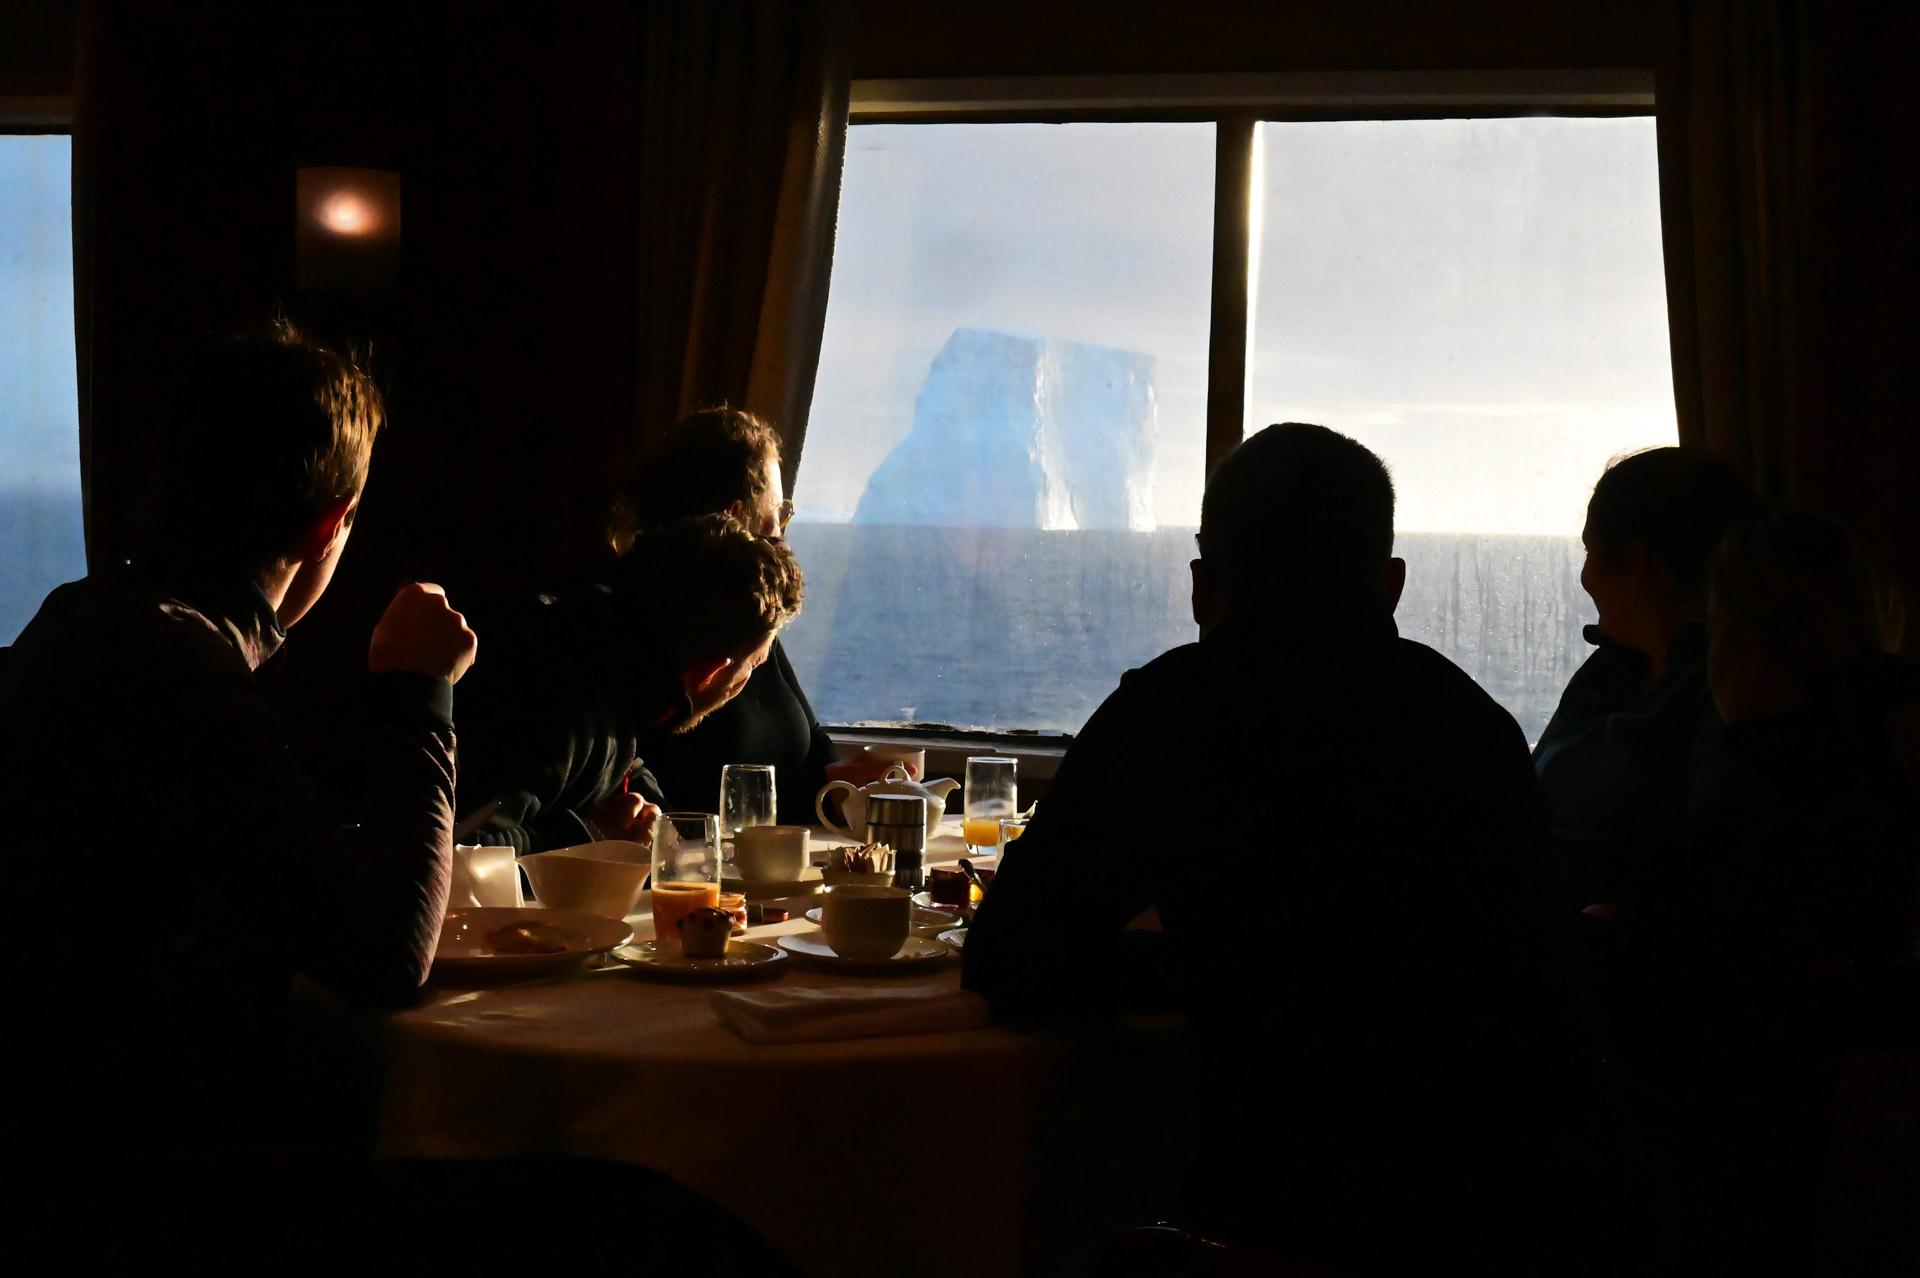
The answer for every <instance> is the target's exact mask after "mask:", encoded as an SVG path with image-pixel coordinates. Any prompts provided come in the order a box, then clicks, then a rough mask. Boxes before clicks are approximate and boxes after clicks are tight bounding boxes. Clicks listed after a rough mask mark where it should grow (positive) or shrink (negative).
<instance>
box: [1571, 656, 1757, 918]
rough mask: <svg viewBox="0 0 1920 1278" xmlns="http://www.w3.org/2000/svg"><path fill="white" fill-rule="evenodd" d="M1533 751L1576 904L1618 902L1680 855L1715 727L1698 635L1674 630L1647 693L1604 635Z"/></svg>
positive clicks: (1639, 667)
mask: <svg viewBox="0 0 1920 1278" xmlns="http://www.w3.org/2000/svg"><path fill="white" fill-rule="evenodd" d="M1586 637H1587V640H1588V642H1590V643H1593V644H1596V645H1598V647H1597V649H1596V651H1595V652H1594V653H1593V655H1592V656H1590V657H1588V658H1587V660H1586V662H1585V663H1584V664H1582V665H1581V667H1580V669H1578V670H1576V671H1575V672H1574V675H1573V678H1572V679H1570V680H1568V681H1567V688H1566V691H1565V692H1563V693H1562V694H1561V696H1560V705H1559V706H1558V707H1557V708H1556V709H1555V710H1554V712H1553V718H1552V719H1550V720H1549V721H1548V722H1547V727H1546V731H1544V732H1542V733H1541V734H1540V740H1539V742H1538V743H1537V744H1536V745H1535V746H1534V749H1533V767H1534V771H1535V772H1536V773H1537V774H1538V775H1539V778H1540V793H1541V797H1542V798H1543V799H1544V800H1545V802H1546V807H1547V819H1548V828H1549V831H1550V834H1551V839H1552V847H1553V856H1554V861H1555V864H1556V865H1557V867H1558V869H1559V871H1560V876H1561V880H1562V883H1563V884H1564V887H1565V894H1566V896H1565V899H1566V900H1567V901H1568V903H1569V904H1571V905H1573V906H1575V907H1576V908H1583V907H1585V906H1588V905H1592V904H1594V903H1596V902H1600V901H1607V902H1613V903H1616V904H1617V903H1619V902H1620V901H1621V900H1623V899H1626V898H1629V897H1631V896H1633V895H1634V894H1635V893H1636V892H1637V891H1638V890H1639V888H1640V887H1641V886H1642V884H1643V882H1644V881H1645V880H1646V878H1647V877H1648V876H1649V875H1654V876H1657V875H1658V874H1659V873H1661V869H1662V866H1663V865H1665V864H1667V863H1670V862H1671V861H1672V859H1673V858H1674V857H1675V856H1676V855H1677V847H1678V840H1679V839H1680V837H1681V833H1682V830H1683V828H1684V826H1685V822H1686V815H1687V802H1688V798H1687V796H1688V793H1689V791H1690V789H1691V786H1692V775H1693V767H1694V757H1695V755H1696V754H1697V753H1698V752H1699V751H1700V750H1701V749H1702V748H1704V746H1705V743H1706V739H1707V737H1708V736H1709V735H1710V734H1711V733H1712V731H1713V729H1714V728H1715V726H1717V724H1718V722H1719V721H1718V718H1717V716H1716V715H1715V714H1714V710H1713V697H1712V694H1711V693H1710V692H1709V691H1708V688H1707V631H1706V627H1705V626H1702V625H1699V624H1697V623H1690V624H1687V625H1684V626H1682V627H1681V628H1680V630H1679V631H1678V633H1676V634H1675V635H1674V637H1673V641H1672V644H1671V645H1670V646H1669V648H1668V650H1667V663H1666V667H1665V669H1664V670H1663V671H1662V673H1661V675H1660V678H1659V679H1658V680H1656V681H1655V682H1654V683H1653V684H1652V686H1650V687H1649V686H1644V685H1645V680H1646V672H1647V663H1646V659H1645V658H1644V657H1642V656H1641V655H1640V654H1639V653H1637V652H1635V651H1633V650H1632V649H1630V648H1623V647H1621V646H1620V645H1619V644H1616V643H1614V642H1612V641H1611V640H1609V639H1608V638H1607V637H1606V636H1605V635H1603V634H1601V633H1600V630H1599V628H1598V627H1596V626H1588V627H1587V630H1586Z"/></svg>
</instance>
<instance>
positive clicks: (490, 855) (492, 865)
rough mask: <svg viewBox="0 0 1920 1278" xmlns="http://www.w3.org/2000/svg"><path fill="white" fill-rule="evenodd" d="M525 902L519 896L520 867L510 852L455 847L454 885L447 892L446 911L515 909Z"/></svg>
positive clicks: (462, 846) (456, 845) (466, 846)
mask: <svg viewBox="0 0 1920 1278" xmlns="http://www.w3.org/2000/svg"><path fill="white" fill-rule="evenodd" d="M525 904H526V902H525V901H524V900H523V899H522V898H521V893H520V867H519V865H518V864H517V863H516V862H515V861H514V859H513V849H512V848H507V847H498V848H484V847H473V846H469V845H466V844H455V845H454V848H453V882H452V884H451V885H450V887H449V888H448V890H447V908H448V909H450V910H470V909H475V908H482V907H487V906H497V907H502V908H506V909H518V908H520V907H521V906H523V905H525Z"/></svg>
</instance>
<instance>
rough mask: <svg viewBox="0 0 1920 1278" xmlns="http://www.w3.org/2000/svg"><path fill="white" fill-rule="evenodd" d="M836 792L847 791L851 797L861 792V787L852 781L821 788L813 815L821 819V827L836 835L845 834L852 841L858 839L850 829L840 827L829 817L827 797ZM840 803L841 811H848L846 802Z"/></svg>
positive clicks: (839, 782)
mask: <svg viewBox="0 0 1920 1278" xmlns="http://www.w3.org/2000/svg"><path fill="white" fill-rule="evenodd" d="M835 790H845V791H846V792H847V793H848V794H849V795H854V794H858V793H859V792H860V787H858V786H856V785H854V784H853V782H851V781H829V782H827V783H826V784H825V785H823V786H821V787H820V793H818V794H816V795H814V796H813V814H814V815H815V816H817V817H819V818H820V824H821V825H823V826H825V827H826V828H827V829H829V830H832V831H833V832H834V833H835V834H844V835H846V836H847V837H848V838H850V839H857V838H859V837H860V836H859V835H857V834H855V833H854V832H853V831H852V830H851V829H849V828H848V827H846V826H844V825H840V824H839V823H837V822H836V821H834V819H833V818H832V817H830V816H828V815H827V796H828V795H829V794H832V793H833V792H834V791H835ZM840 803H841V811H842V812H844V811H846V800H845V799H842V800H841V801H840Z"/></svg>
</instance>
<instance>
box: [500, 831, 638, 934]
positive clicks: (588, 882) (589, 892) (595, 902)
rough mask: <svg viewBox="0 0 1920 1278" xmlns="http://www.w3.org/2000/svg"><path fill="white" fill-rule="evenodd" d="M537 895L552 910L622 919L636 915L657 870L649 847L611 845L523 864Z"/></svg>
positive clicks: (575, 849) (589, 845) (556, 853)
mask: <svg viewBox="0 0 1920 1278" xmlns="http://www.w3.org/2000/svg"><path fill="white" fill-rule="evenodd" d="M520 866H521V868H522V869H524V870H525V871H526V872H527V880H528V881H529V882H530V883H532V884H533V895H534V896H535V897H536V898H537V899H538V900H539V902H540V904H541V905H543V906H545V907H546V908H547V909H549V910H574V911H577V912H579V913H581V914H599V915H602V916H604V917H606V918H614V919H620V918H625V917H626V916H627V915H629V914H631V913H633V907H634V906H635V905H636V904H637V903H638V902H639V900H640V889H641V888H642V887H643V886H645V884H646V881H647V872H648V871H649V870H650V869H651V868H652V867H653V854H652V852H651V851H649V850H648V848H647V847H646V846H645V845H644V844H640V843H627V842H624V841H621V840H618V839H609V840H607V841H605V842H603V843H583V844H581V845H580V846H578V847H572V848H559V849H557V850H555V851H552V852H536V853H534V854H533V855H532V856H523V857H521V858H520Z"/></svg>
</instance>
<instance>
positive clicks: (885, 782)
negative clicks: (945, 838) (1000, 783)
mask: <svg viewBox="0 0 1920 1278" xmlns="http://www.w3.org/2000/svg"><path fill="white" fill-rule="evenodd" d="M959 788H960V783H959V782H958V781H955V780H953V779H951V778H948V777H942V778H941V779H940V780H938V781H928V782H927V783H925V784H924V785H923V784H921V783H920V782H918V781H915V780H914V779H913V778H912V777H911V776H909V775H908V774H907V770H906V769H905V768H903V767H901V766H900V765H899V764H897V763H896V764H894V765H893V766H892V767H890V768H888V769H887V774H886V775H885V776H883V777H881V778H880V779H879V780H878V781H873V782H869V783H868V784H866V785H855V784H853V782H851V781H829V782H827V783H826V785H824V786H822V787H821V789H820V793H819V794H818V795H816V796H814V800H813V812H814V815H815V816H817V817H819V818H820V824H821V825H823V826H825V827H826V828H827V829H829V830H832V831H833V832H834V833H836V834H844V835H846V836H847V837H848V838H850V839H859V840H862V841H863V842H864V841H865V839H866V837H867V796H868V795H870V794H905V795H911V796H912V797H914V798H916V799H925V800H926V801H927V841H928V842H929V843H931V842H932V841H933V833H934V831H935V830H936V829H938V828H939V826H940V819H941V818H942V817H943V816H945V815H946V812H947V796H948V795H949V794H952V793H953V792H954V791H955V790H958V789H959ZM835 790H845V791H846V792H847V794H846V797H845V798H844V799H842V800H840V811H841V814H842V815H844V816H845V817H846V818H847V823H846V824H845V825H841V824H840V823H838V822H837V821H835V820H834V819H833V818H832V817H830V816H828V815H827V796H828V795H829V794H832V793H833V792H834V791H835Z"/></svg>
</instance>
